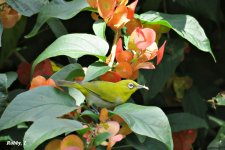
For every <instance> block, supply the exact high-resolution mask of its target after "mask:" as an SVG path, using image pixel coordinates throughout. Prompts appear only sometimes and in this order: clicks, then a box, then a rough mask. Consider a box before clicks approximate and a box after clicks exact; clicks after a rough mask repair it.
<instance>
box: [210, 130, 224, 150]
mask: <svg viewBox="0 0 225 150" xmlns="http://www.w3.org/2000/svg"><path fill="white" fill-rule="evenodd" d="M224 148H225V126H222V127H221V128H220V130H219V132H218V133H217V135H216V137H215V138H214V139H213V140H212V141H211V142H210V144H209V145H208V147H207V149H208V150H214V149H215V150H222V149H224Z"/></svg>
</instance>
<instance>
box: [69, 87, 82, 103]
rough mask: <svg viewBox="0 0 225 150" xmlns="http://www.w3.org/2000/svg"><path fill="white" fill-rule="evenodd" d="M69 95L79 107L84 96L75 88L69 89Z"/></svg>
mask: <svg viewBox="0 0 225 150" xmlns="http://www.w3.org/2000/svg"><path fill="white" fill-rule="evenodd" d="M69 94H70V96H72V97H73V98H74V99H75V100H76V105H77V106H80V105H81V104H82V103H83V102H84V100H85V96H84V95H83V94H82V93H81V91H79V90H77V89H76V88H69Z"/></svg>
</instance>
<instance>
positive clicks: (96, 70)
mask: <svg viewBox="0 0 225 150" xmlns="http://www.w3.org/2000/svg"><path fill="white" fill-rule="evenodd" d="M109 69H110V67H109V66H108V65H107V64H106V63H103V62H95V63H93V64H91V65H90V66H88V68H87V72H86V75H85V77H84V80H83V81H84V82H87V81H90V80H93V79H95V78H97V77H99V76H100V75H103V74H104V73H106V72H107V71H108V70H109Z"/></svg>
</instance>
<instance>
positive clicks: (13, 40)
mask: <svg viewBox="0 0 225 150" xmlns="http://www.w3.org/2000/svg"><path fill="white" fill-rule="evenodd" d="M26 21H27V19H26V18H25V17H22V18H21V19H20V21H19V22H17V23H16V25H15V26H14V27H13V28H10V29H4V32H3V34H2V48H1V50H0V67H1V65H2V64H3V63H4V61H5V60H6V59H7V58H8V57H9V56H10V55H11V54H12V53H13V52H15V51H16V48H17V43H18V41H19V39H20V38H21V35H22V34H23V32H24V29H25V26H26ZM12 61H13V60H12Z"/></svg>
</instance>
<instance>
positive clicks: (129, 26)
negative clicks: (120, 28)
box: [125, 18, 142, 35]
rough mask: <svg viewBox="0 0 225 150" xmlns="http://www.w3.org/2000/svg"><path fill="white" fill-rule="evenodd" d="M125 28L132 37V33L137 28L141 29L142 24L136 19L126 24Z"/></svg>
mask: <svg viewBox="0 0 225 150" xmlns="http://www.w3.org/2000/svg"><path fill="white" fill-rule="evenodd" d="M125 26H126V28H127V30H126V33H127V34H128V35H131V33H132V32H133V31H134V29H135V28H137V27H140V28H141V27H142V24H141V21H140V20H138V19H135V18H134V19H131V20H130V21H129V22H128V23H126V25H125Z"/></svg>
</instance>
